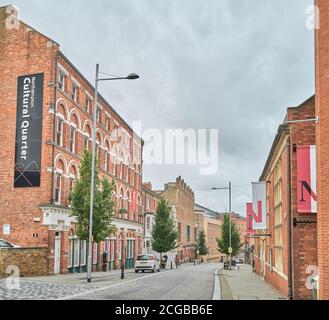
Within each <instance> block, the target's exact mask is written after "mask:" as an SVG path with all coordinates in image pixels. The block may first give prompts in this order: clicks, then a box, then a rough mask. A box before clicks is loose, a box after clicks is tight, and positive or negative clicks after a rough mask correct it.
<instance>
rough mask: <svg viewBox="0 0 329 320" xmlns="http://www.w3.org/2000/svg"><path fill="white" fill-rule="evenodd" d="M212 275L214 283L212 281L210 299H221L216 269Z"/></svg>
mask: <svg viewBox="0 0 329 320" xmlns="http://www.w3.org/2000/svg"><path fill="white" fill-rule="evenodd" d="M214 277H215V283H214V292H213V295H212V300H222V297H221V288H220V282H219V275H218V270H216V271H215V272H214Z"/></svg>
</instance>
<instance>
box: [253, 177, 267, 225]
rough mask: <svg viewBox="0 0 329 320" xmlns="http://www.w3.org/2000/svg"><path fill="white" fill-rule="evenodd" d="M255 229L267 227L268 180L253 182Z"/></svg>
mask: <svg viewBox="0 0 329 320" xmlns="http://www.w3.org/2000/svg"><path fill="white" fill-rule="evenodd" d="M252 216H253V229H254V230H264V229H266V182H265V181H261V182H253V183H252Z"/></svg>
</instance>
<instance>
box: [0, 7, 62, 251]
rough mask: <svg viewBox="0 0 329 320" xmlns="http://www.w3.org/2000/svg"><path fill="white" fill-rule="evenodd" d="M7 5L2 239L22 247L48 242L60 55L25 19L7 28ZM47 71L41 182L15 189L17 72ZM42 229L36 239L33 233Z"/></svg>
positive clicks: (0, 26) (1, 79)
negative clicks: (7, 231) (45, 218)
mask: <svg viewBox="0 0 329 320" xmlns="http://www.w3.org/2000/svg"><path fill="white" fill-rule="evenodd" d="M5 22H6V15H5V8H3V7H2V8H0V35H1V38H0V84H1V85H0V96H1V99H0V109H1V112H0V123H1V130H0V141H1V153H0V208H1V210H0V224H1V226H0V238H6V239H8V240H9V241H12V242H14V243H15V244H18V245H22V246H38V247H40V246H47V242H48V231H47V228H46V227H43V226H42V225H41V223H40V222H39V223H37V222H34V218H39V219H41V221H42V217H41V211H40V209H38V205H39V204H40V203H44V202H49V201H50V197H51V174H49V173H48V172H47V168H48V167H49V166H51V146H48V145H46V141H47V140H48V139H49V138H50V137H51V136H52V125H53V116H52V115H51V114H49V108H50V105H51V104H52V102H53V94H54V88H53V87H52V86H51V85H49V84H50V83H51V82H53V81H54V71H55V70H54V68H55V63H54V61H55V57H56V54H57V52H58V45H57V44H55V43H54V42H52V41H50V40H49V39H47V38H46V37H44V36H42V35H40V34H39V33H37V32H36V31H34V30H33V29H31V28H29V27H27V26H26V25H24V24H22V23H21V24H19V29H12V30H8V29H7V28H6V25H5ZM39 72H40V73H44V99H43V123H42V126H43V133H42V167H41V187H40V188H26V189H24V188H23V189H19V188H16V189H14V187H13V186H14V161H15V136H16V95H17V77H18V76H21V75H26V74H33V73H39ZM2 224H10V226H11V235H10V236H4V235H3V234H2ZM33 234H37V235H38V237H37V238H33Z"/></svg>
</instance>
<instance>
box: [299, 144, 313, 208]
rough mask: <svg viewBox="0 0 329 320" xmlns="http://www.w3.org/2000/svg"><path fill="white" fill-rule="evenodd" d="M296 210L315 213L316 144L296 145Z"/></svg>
mask: <svg viewBox="0 0 329 320" xmlns="http://www.w3.org/2000/svg"><path fill="white" fill-rule="evenodd" d="M297 186H298V190H297V196H298V212H299V213H304V214H307V213H308V214H310V213H317V195H316V146H315V145H309V146H298V147H297Z"/></svg>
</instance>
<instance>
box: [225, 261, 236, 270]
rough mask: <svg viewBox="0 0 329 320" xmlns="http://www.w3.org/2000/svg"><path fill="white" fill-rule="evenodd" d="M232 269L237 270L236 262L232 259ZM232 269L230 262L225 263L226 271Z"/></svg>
mask: <svg viewBox="0 0 329 320" xmlns="http://www.w3.org/2000/svg"><path fill="white" fill-rule="evenodd" d="M231 267H233V268H235V267H236V261H235V260H233V259H232V261H231ZM229 269H230V261H229V260H228V261H225V262H224V270H229Z"/></svg>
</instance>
